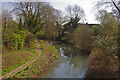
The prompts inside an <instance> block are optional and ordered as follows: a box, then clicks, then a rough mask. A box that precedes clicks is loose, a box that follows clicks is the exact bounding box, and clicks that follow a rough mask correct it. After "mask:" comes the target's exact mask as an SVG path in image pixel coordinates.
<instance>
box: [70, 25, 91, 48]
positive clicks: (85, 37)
mask: <svg viewBox="0 0 120 80" xmlns="http://www.w3.org/2000/svg"><path fill="white" fill-rule="evenodd" d="M90 42H91V35H90V31H89V27H88V26H79V27H78V28H76V29H75V30H74V32H73V33H71V35H70V43H72V44H73V45H75V46H76V47H78V48H80V49H82V50H88V49H89V47H90Z"/></svg>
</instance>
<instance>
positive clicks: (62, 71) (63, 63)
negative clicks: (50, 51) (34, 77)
mask: <svg viewBox="0 0 120 80" xmlns="http://www.w3.org/2000/svg"><path fill="white" fill-rule="evenodd" d="M51 45H53V46H55V47H56V49H57V52H58V54H59V55H60V58H59V59H57V60H56V61H55V62H54V64H53V65H52V66H49V69H48V70H47V71H46V72H44V73H42V74H40V76H39V77H40V78H84V77H85V74H86V71H87V63H88V56H89V54H88V53H85V52H82V51H80V50H79V49H76V48H74V47H73V46H71V45H68V44H63V43H60V42H54V43H51Z"/></svg>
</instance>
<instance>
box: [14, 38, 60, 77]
mask: <svg viewBox="0 0 120 80" xmlns="http://www.w3.org/2000/svg"><path fill="white" fill-rule="evenodd" d="M39 42H40V45H41V52H42V54H41V55H40V57H39V58H38V59H37V60H36V61H35V62H34V63H32V64H31V65H29V66H28V67H27V68H26V69H24V70H22V71H20V72H18V73H16V74H15V75H14V76H13V77H16V78H30V77H32V78H35V77H36V78H37V77H38V75H39V74H40V73H42V72H44V71H45V70H47V67H48V66H50V65H52V64H53V61H54V60H55V59H56V58H58V54H57V52H56V49H55V47H54V46H51V45H50V44H49V43H48V42H47V41H43V40H40V41H39Z"/></svg>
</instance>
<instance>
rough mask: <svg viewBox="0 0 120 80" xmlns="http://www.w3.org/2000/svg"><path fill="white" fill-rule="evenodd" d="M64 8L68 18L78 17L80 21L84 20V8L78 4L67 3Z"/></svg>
mask: <svg viewBox="0 0 120 80" xmlns="http://www.w3.org/2000/svg"><path fill="white" fill-rule="evenodd" d="M65 10H66V11H67V15H68V17H69V18H75V17H77V18H79V19H80V21H84V20H85V13H84V10H83V9H82V8H81V7H80V6H78V5H73V6H71V5H68V6H67V7H66V8H65Z"/></svg>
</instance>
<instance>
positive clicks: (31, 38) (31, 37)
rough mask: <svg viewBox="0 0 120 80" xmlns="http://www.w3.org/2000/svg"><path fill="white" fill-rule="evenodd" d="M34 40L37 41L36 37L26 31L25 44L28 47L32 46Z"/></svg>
mask: <svg viewBox="0 0 120 80" xmlns="http://www.w3.org/2000/svg"><path fill="white" fill-rule="evenodd" d="M34 39H35V38H34V35H33V34H32V33H31V32H29V31H28V30H27V31H26V38H25V43H26V44H27V45H30V44H31V42H32V41H34Z"/></svg>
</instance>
